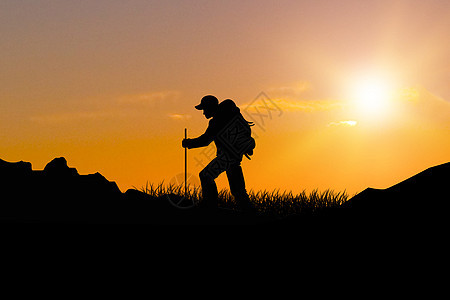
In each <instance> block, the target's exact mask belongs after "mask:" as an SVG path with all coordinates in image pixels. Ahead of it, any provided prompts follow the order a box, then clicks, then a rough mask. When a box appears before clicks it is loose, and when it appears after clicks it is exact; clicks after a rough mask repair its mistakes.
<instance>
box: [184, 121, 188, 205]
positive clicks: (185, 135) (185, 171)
mask: <svg viewBox="0 0 450 300" xmlns="http://www.w3.org/2000/svg"><path fill="white" fill-rule="evenodd" d="M184 138H185V139H187V128H185V129H184ZM184 196H185V197H187V147H184Z"/></svg>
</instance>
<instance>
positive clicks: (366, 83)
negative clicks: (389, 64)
mask: <svg viewBox="0 0 450 300" xmlns="http://www.w3.org/2000/svg"><path fill="white" fill-rule="evenodd" d="M389 98H390V87H389V84H387V82H386V81H383V80H381V79H378V78H365V79H362V80H360V81H359V82H358V83H357V84H356V86H355V91H354V100H355V103H356V106H357V108H358V110H359V112H360V113H363V114H365V115H368V116H376V115H381V114H383V113H387V112H388V111H387V110H388V109H389V107H388V104H389Z"/></svg>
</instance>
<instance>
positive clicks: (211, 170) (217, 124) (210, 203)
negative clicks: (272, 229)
mask: <svg viewBox="0 0 450 300" xmlns="http://www.w3.org/2000/svg"><path fill="white" fill-rule="evenodd" d="M195 108H196V109H198V110H203V115H205V117H206V118H207V119H211V120H210V121H209V125H208V128H207V129H206V131H205V133H204V134H202V135H201V136H199V137H197V138H193V139H183V142H182V146H183V147H185V148H188V149H192V148H199V147H206V146H208V145H209V144H210V143H211V142H212V141H214V143H215V144H216V147H217V155H216V157H215V158H214V159H213V160H212V161H211V162H210V163H209V164H208V165H207V166H206V167H205V168H204V169H203V170H202V171H201V172H200V174H199V176H200V181H201V186H202V196H203V201H204V205H205V207H208V208H213V209H215V208H217V202H218V191H217V185H216V182H215V179H216V178H217V177H218V176H219V175H220V174H221V173H222V172H226V174H227V178H228V183H229V185H230V192H231V194H232V195H233V197H234V199H235V200H236V202H237V204H238V205H239V207H240V209H241V210H243V211H244V212H254V207H253V205H252V204H251V203H250V199H249V197H248V194H247V191H246V189H245V181H244V174H243V173H242V167H241V161H242V156H243V155H244V154H245V155H246V153H249V152H251V151H252V150H251V149H250V150H249V149H248V148H249V147H247V144H245V143H244V145H245V147H242V145H243V143H240V144H238V143H236V141H239V135H236V134H234V133H236V132H239V130H238V129H239V128H247V127H248V130H247V131H245V132H247V133H248V134H250V127H249V123H248V122H247V121H245V120H244V118H243V117H242V115H241V113H240V111H239V108H238V107H237V106H236V104H235V103H234V102H233V101H232V100H229V99H227V100H224V101H223V102H221V103H220V105H219V100H218V99H217V98H216V97H214V96H212V95H207V96H205V97H203V98H202V99H201V102H200V104H199V105H197V106H195ZM241 132H242V130H241ZM240 136H241V141H242V134H240ZM244 138H245V137H244ZM247 140H248V139H247ZM253 141H254V140H253ZM236 145H238V146H236ZM250 148H251V147H250ZM253 148H254V145H253ZM248 150H249V151H248Z"/></svg>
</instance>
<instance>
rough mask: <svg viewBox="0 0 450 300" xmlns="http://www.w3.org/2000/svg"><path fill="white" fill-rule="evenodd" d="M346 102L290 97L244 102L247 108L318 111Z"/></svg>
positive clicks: (244, 106)
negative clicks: (294, 98) (291, 98)
mask: <svg viewBox="0 0 450 300" xmlns="http://www.w3.org/2000/svg"><path fill="white" fill-rule="evenodd" d="M344 105H345V104H344V103H343V102H341V101H338V100H289V99H262V100H258V99H256V101H253V102H251V103H248V104H243V105H242V106H241V107H242V108H243V109H245V110H250V111H251V110H255V111H261V110H272V111H277V110H278V111H282V112H285V111H288V112H295V111H300V112H316V111H326V110H331V109H337V108H341V107H343V106H344Z"/></svg>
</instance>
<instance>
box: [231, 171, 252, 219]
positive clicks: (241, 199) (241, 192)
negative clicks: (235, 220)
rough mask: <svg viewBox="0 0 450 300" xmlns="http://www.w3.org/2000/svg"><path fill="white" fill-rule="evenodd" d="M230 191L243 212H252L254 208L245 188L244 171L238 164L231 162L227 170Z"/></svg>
mask: <svg viewBox="0 0 450 300" xmlns="http://www.w3.org/2000/svg"><path fill="white" fill-rule="evenodd" d="M227 177H228V182H229V184H230V191H231V194H232V195H233V197H234V199H235V200H236V202H237V203H238V205H239V207H240V208H241V209H242V210H243V211H244V212H254V211H255V208H254V206H253V205H252V204H251V202H250V198H249V197H248V194H247V191H246V189H245V180H244V173H242V167H241V165H240V164H233V165H232V166H230V167H229V168H228V170H227Z"/></svg>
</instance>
